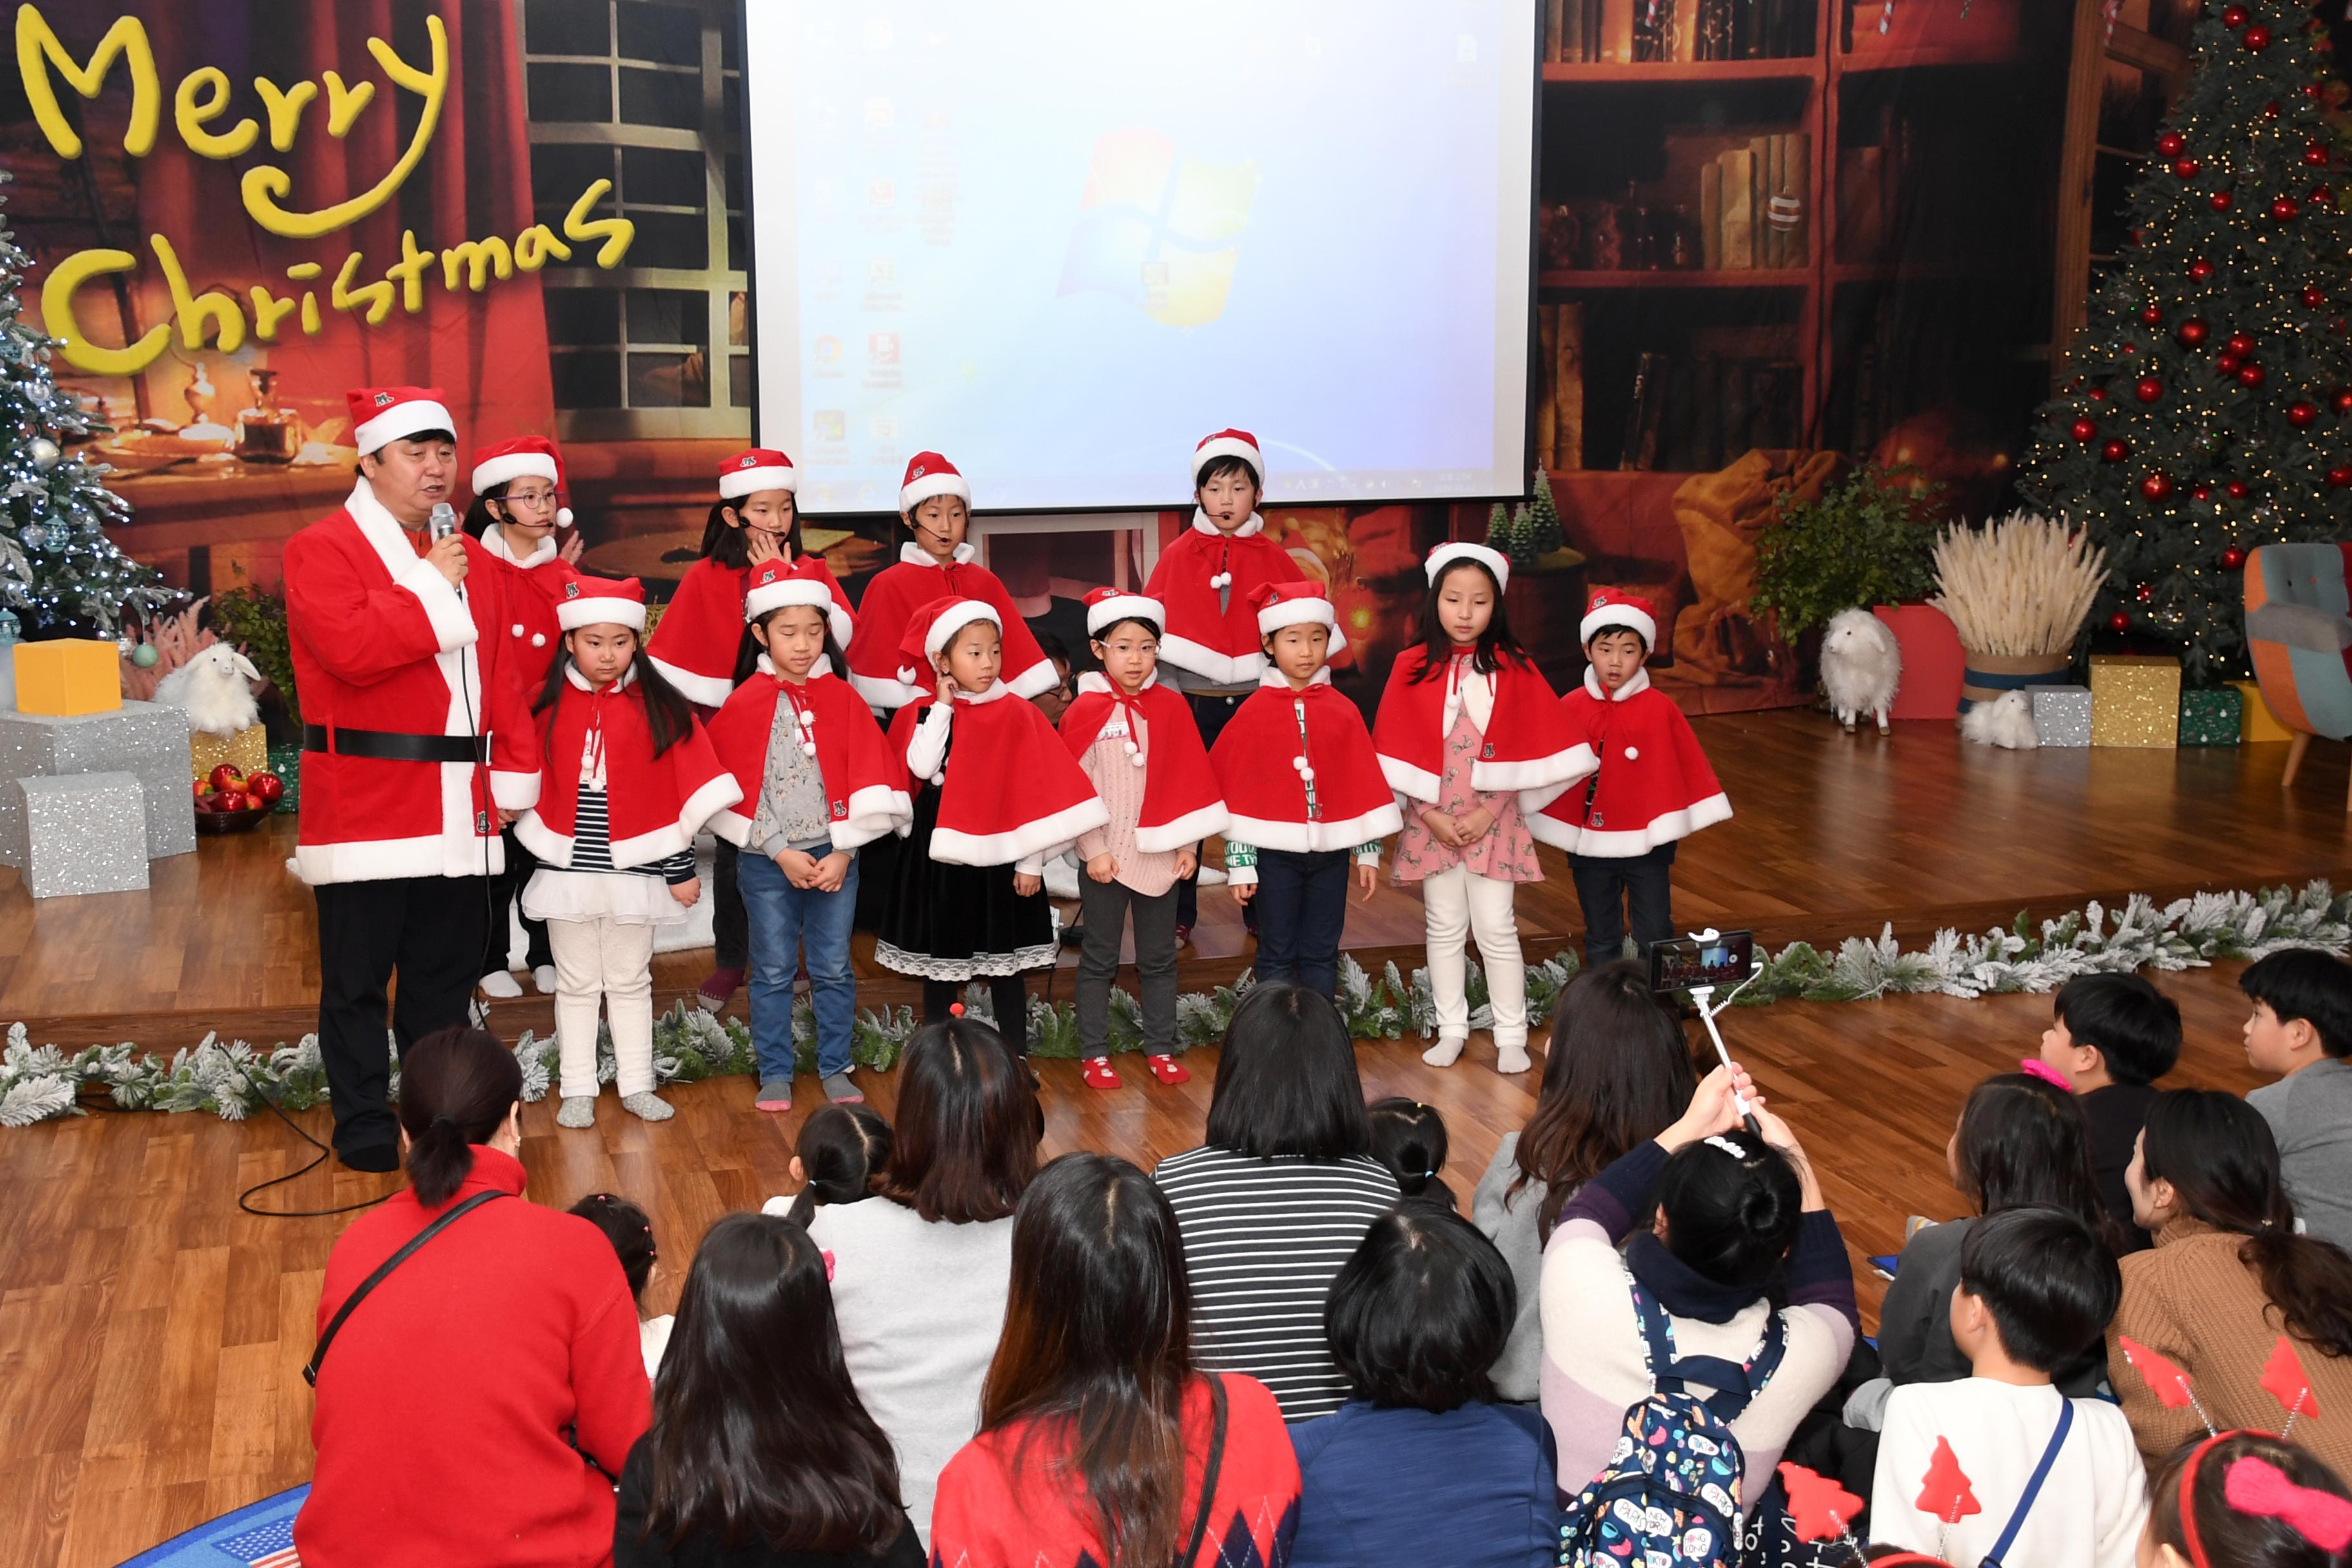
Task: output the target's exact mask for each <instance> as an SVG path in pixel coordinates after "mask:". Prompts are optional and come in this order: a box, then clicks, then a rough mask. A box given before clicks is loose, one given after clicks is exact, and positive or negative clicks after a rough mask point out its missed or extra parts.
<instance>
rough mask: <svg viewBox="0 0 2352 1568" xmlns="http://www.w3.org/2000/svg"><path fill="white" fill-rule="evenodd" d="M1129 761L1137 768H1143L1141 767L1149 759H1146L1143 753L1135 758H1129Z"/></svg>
mask: <svg viewBox="0 0 2352 1568" xmlns="http://www.w3.org/2000/svg"><path fill="white" fill-rule="evenodd" d="M1127 760H1128V761H1129V762H1130V763H1134V764H1135V765H1136V766H1137V767H1141V766H1142V765H1143V764H1144V763H1145V761H1146V760H1147V759H1146V758H1145V757H1144V755H1143V753H1142V752H1136V753H1135V754H1134V755H1133V756H1131V757H1129V758H1128V759H1127Z"/></svg>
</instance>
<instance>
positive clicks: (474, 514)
mask: <svg viewBox="0 0 2352 1568" xmlns="http://www.w3.org/2000/svg"><path fill="white" fill-rule="evenodd" d="M512 483H514V481H513V480H512V479H508V480H505V481H503V482H501V483H499V484H495V485H492V486H491V487H490V488H489V489H486V490H481V491H478V492H477V493H476V495H475V497H474V499H473V500H472V501H470V502H469V503H467V507H466V521H465V522H464V524H463V525H462V526H463V527H464V528H465V530H466V531H467V533H469V534H471V535H472V536H473V537H475V538H476V539H479V538H481V537H482V535H484V534H485V533H488V531H490V524H492V523H494V522H496V521H499V520H498V517H497V516H496V514H494V513H493V512H492V511H491V510H490V508H489V503H490V502H491V501H494V500H506V499H507V486H508V485H510V484H512Z"/></svg>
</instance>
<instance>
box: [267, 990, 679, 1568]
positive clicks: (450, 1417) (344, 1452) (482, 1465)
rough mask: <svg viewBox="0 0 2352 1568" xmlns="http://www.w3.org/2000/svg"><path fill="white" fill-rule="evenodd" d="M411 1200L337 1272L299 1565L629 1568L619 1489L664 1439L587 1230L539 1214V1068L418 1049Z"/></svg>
mask: <svg viewBox="0 0 2352 1568" xmlns="http://www.w3.org/2000/svg"><path fill="white" fill-rule="evenodd" d="M399 1109H400V1140H401V1145H402V1147H403V1148H404V1150H405V1151H406V1154H405V1158H406V1161H407V1164H408V1186H407V1188H406V1189H405V1190H404V1191H402V1192H397V1193H394V1194H393V1195H392V1197H391V1198H390V1199H388V1200H387V1201H386V1202H385V1203H384V1205H383V1207H381V1208H379V1209H376V1210H373V1212H371V1213H368V1214H363V1215H360V1216H359V1217H358V1218H357V1219H355V1220H353V1221H352V1223H351V1226H350V1227H349V1228H348V1229H346V1230H345V1231H344V1232H343V1234H342V1235H341V1237H339V1238H338V1239H337V1240H336V1242H335V1246H334V1250H333V1251H332V1252H331V1253H329V1254H328V1256H327V1272H326V1279H325V1280H324V1282H323V1284H322V1286H321V1288H320V1293H319V1319H318V1321H319V1327H320V1331H321V1332H322V1333H323V1332H324V1331H326V1329H327V1328H328V1327H329V1325H331V1324H333V1323H334V1322H335V1320H336V1317H337V1314H338V1313H340V1312H341V1310H342V1308H343V1305H344V1303H345V1302H346V1301H348V1300H351V1299H352V1295H353V1293H354V1292H355V1291H356V1290H357V1289H359V1287H360V1286H361V1284H362V1282H363V1281H366V1280H368V1279H370V1278H371V1277H372V1276H373V1275H375V1274H376V1272H377V1270H378V1269H379V1268H382V1267H383V1265H384V1264H385V1263H386V1262H387V1261H388V1260H389V1259H390V1258H392V1256H393V1254H394V1253H395V1252H397V1251H399V1250H400V1249H401V1248H402V1247H404V1246H406V1245H407V1244H408V1243H409V1242H411V1241H412V1240H414V1239H415V1237H417V1236H418V1235H419V1234H420V1233H421V1232H423V1231H424V1230H425V1227H426V1226H430V1225H432V1224H434V1223H436V1221H439V1220H441V1219H443V1218H445V1217H446V1216H448V1215H450V1214H451V1213H452V1211H454V1210H456V1209H457V1208H459V1207H460V1206H462V1205H468V1204H473V1203H474V1202H475V1200H476V1199H481V1200H482V1201H481V1202H480V1203H479V1205H478V1206H476V1207H472V1208H468V1209H467V1211H466V1212H465V1213H463V1214H460V1215H457V1217H456V1218H455V1219H453V1220H451V1221H450V1222H449V1224H448V1226H447V1227H446V1229H443V1230H442V1231H440V1232H439V1233H438V1234H436V1235H435V1236H434V1237H431V1238H430V1239H428V1240H427V1241H425V1244H424V1245H423V1246H421V1247H418V1248H417V1249H416V1250H415V1252H413V1253H411V1254H409V1256H408V1257H407V1258H404V1259H403V1260H402V1261H401V1262H400V1263H399V1264H398V1266H397V1267H395V1268H393V1269H392V1270H391V1271H390V1272H389V1273H387V1274H384V1275H383V1277H382V1278H381V1279H378V1280H377V1281H376V1283H375V1288H374V1289H373V1290H371V1291H369V1292H368V1293H367V1294H366V1295H365V1296H364V1297H363V1298H362V1299H361V1300H359V1301H358V1303H357V1304H356V1305H355V1306H353V1308H352V1311H351V1314H350V1315H349V1316H348V1317H345V1318H343V1320H342V1321H341V1325H340V1326H339V1327H337V1328H336V1330H335V1333H334V1338H333V1342H332V1343H331V1344H329V1345H327V1346H326V1347H324V1349H323V1353H322V1354H321V1356H320V1360H319V1363H318V1367H319V1371H318V1398H317V1404H316V1406H315V1407H314V1409H313V1410H312V1412H311V1415H310V1439H311V1442H312V1443H313V1445H315V1446H316V1447H317V1448H318V1455H319V1457H318V1462H317V1464H316V1466H315V1467H314V1468H313V1470H312V1473H311V1483H310V1497H309V1498H308V1499H307V1500H305V1501H304V1502H303V1504H302V1511H301V1513H300V1514H299V1516H298V1517H297V1518H296V1520H295V1521H294V1545H295V1549H296V1550H297V1551H298V1552H299V1553H300V1554H301V1558H302V1561H303V1562H304V1563H309V1564H310V1565H311V1568H345V1565H352V1568H358V1565H365V1568H406V1565H409V1564H414V1565H415V1568H446V1564H449V1563H467V1564H469V1565H496V1564H507V1563H511V1564H525V1563H528V1564H532V1565H533V1568H547V1565H550V1564H554V1565H559V1568H561V1565H564V1564H572V1563H578V1564H582V1565H583V1568H587V1565H591V1564H597V1563H604V1562H606V1561H608V1560H609V1559H610V1558H611V1556H612V1552H613V1486H612V1483H611V1482H610V1481H609V1480H607V1479H605V1476H604V1475H601V1474H599V1473H598V1471H597V1469H596V1468H595V1467H597V1466H601V1467H603V1468H604V1471H605V1472H607V1473H609V1474H613V1475H617V1474H619V1473H620V1468H621V1466H622V1464H623V1463H624V1462H625V1460H626V1459H627V1458H628V1455H629V1446H630V1445H631V1444H633V1443H635V1441H636V1440H637V1438H638V1436H640V1435H642V1434H643V1433H644V1431H645V1429H646V1422H647V1421H648V1420H650V1419H651V1415H652V1412H651V1408H650V1405H651V1396H650V1394H649V1391H648V1390H647V1388H646V1368H645V1360H644V1355H643V1352H641V1351H640V1350H639V1348H638V1342H637V1313H636V1308H635V1304H634V1303H633V1302H632V1301H631V1300H629V1287H628V1282H627V1281H626V1280H625V1279H624V1278H623V1277H622V1273H621V1265H620V1263H619V1261H618V1260H617V1259H616V1258H614V1256H613V1248H612V1247H610V1246H609V1245H608V1244H607V1243H606V1242H605V1240H604V1237H603V1236H602V1235H601V1234H599V1233H598V1231H597V1229H596V1227H595V1226H593V1225H590V1224H589V1223H588V1222H587V1221H585V1220H583V1219H577V1218H575V1217H573V1216H572V1215H566V1214H557V1213H556V1212H555V1211H553V1210H552V1209H545V1208H541V1207H540V1206H539V1205H537V1204H534V1203H531V1202H530V1201H529V1200H528V1199H526V1198H525V1197H523V1195H522V1190H523V1168H522V1162H521V1161H520V1159H519V1158H518V1155H519V1153H520V1150H521V1148H522V1122H521V1115H522V1069H521V1068H520V1067H519V1066H517V1065H516V1062H515V1058H514V1053H513V1052H512V1051H510V1050H509V1049H508V1048H507V1047H504V1046H502V1045H500V1044H499V1042H498V1040H497V1039H496V1038H495V1037H492V1036H489V1035H487V1034H485V1033H483V1032H482V1031H481V1030H479V1029H465V1028H455V1027H453V1028H447V1029H442V1030H439V1031H436V1033H434V1034H430V1035H427V1036H425V1037H424V1038H423V1039H421V1040H419V1041H417V1042H416V1044H415V1045H414V1046H412V1047H409V1050H408V1056H407V1059H406V1060H405V1061H404V1063H403V1064H402V1067H401V1077H400V1105H399Z"/></svg>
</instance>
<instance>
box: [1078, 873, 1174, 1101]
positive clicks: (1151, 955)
mask: <svg viewBox="0 0 2352 1568" xmlns="http://www.w3.org/2000/svg"><path fill="white" fill-rule="evenodd" d="M1175 895H1176V889H1173V888H1171V889H1168V891H1166V892H1164V893H1161V894H1160V895H1159V896H1158V897H1156V898H1146V897H1144V895H1142V894H1141V893H1139V892H1137V891H1136V890H1135V889H1133V888H1130V887H1129V886H1128V885H1127V884H1126V883H1124V882H1097V881H1096V880H1095V879H1093V878H1092V877H1089V876H1087V875H1085V874H1084V873H1081V874H1080V875H1079V878H1078V913H1079V917H1080V919H1081V920H1082V921H1083V922H1084V929H1085V931H1086V944H1085V945H1084V946H1083V947H1081V948H1080V949H1079V950H1078V987H1077V991H1078V995H1077V1002H1078V1044H1079V1046H1080V1047H1081V1048H1082V1049H1084V1051H1085V1052H1086V1054H1087V1056H1090V1057H1099V1056H1103V1055H1106V1054H1108V1049H1109V1041H1110V983H1111V980H1112V977H1113V976H1115V975H1117V974H1118V944H1119V938H1120V937H1121V936H1122V935H1123V934H1125V932H1126V930H1127V921H1128V915H1129V912H1130V911H1132V912H1133V914H1134V916H1135V973H1136V978H1137V979H1138V980H1139V981H1140V982H1141V984H1142V988H1143V1048H1144V1049H1145V1050H1146V1051H1148V1052H1150V1054H1152V1055H1154V1056H1163V1057H1164V1056H1171V1055H1173V1054H1174V1053H1175V1050H1176V897H1175Z"/></svg>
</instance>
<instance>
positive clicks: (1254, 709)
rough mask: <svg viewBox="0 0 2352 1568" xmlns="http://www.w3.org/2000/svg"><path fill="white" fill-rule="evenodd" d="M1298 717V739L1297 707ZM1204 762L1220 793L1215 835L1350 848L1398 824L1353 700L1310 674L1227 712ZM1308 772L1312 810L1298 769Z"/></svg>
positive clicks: (1301, 848) (1270, 845) (1302, 847)
mask: <svg viewBox="0 0 2352 1568" xmlns="http://www.w3.org/2000/svg"><path fill="white" fill-rule="evenodd" d="M1298 705H1303V706H1304V709H1305V711H1306V716H1307V743H1306V745H1305V746H1304V747H1301V746H1300V744H1299V738H1298V712H1299V706H1298ZM1209 760H1210V762H1211V763H1213V764H1214V765H1215V767H1216V770H1217V782H1218V784H1220V786H1222V787H1223V791H1224V796H1225V809H1226V811H1227V813H1228V819H1227V821H1226V823H1225V836H1226V837H1229V838H1235V839H1239V840H1240V841H1241V842H1242V843H1244V844H1249V845H1255V847H1258V848H1261V849H1288V850H1293V851H1298V852H1308V851H1318V850H1327V849H1353V848H1355V847H1358V846H1360V845H1362V844H1367V843H1370V841H1371V840H1373V839H1375V838H1384V837H1388V835H1390V834H1391V833H1394V832H1396V831H1397V830H1398V829H1399V828H1401V827H1402V826H1404V817H1403V816H1402V813H1400V812H1399V811H1398V810H1397V804H1396V798H1395V797H1394V796H1393V795H1391V794H1390V793H1389V786H1388V784H1387V782H1386V781H1385V780H1383V779H1382V778H1381V766H1380V758H1379V757H1378V756H1377V755H1376V754H1375V753H1374V752H1373V751H1372V737H1371V734H1370V731H1367V730H1366V729H1365V728H1364V716H1363V715H1362V714H1361V713H1359V712H1358V711H1357V710H1356V705H1355V704H1354V703H1352V702H1350V701H1349V700H1347V699H1346V698H1345V697H1342V696H1340V695H1339V693H1338V692H1337V691H1334V690H1333V689H1331V683H1330V682H1329V681H1328V680H1318V681H1317V682H1316V683H1315V684H1314V685H1312V686H1310V687H1308V688H1307V689H1306V690H1305V691H1303V692H1294V691H1292V690H1291V689H1290V688H1289V686H1288V685H1287V684H1285V685H1282V686H1278V687H1276V686H1262V687H1260V688H1259V689H1257V690H1255V691H1254V692H1252V693H1251V694H1250V695H1249V696H1248V697H1246V698H1244V700H1242V703H1241V706H1239V707H1238V708H1236V709H1234V716H1233V718H1232V719H1231V720H1230V721H1228V722H1227V723H1226V725H1225V729H1224V732H1223V734H1221V735H1219V736H1218V737H1217V744H1216V746H1215V748H1214V749H1213V751H1211V752H1210V753H1209ZM1307 767H1312V768H1313V769H1314V770H1315V796H1316V803H1317V805H1318V806H1319V807H1320V810H1319V812H1318V815H1317V816H1314V817H1311V818H1310V817H1309V816H1307V783H1306V777H1305V773H1304V769H1305V768H1307Z"/></svg>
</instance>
